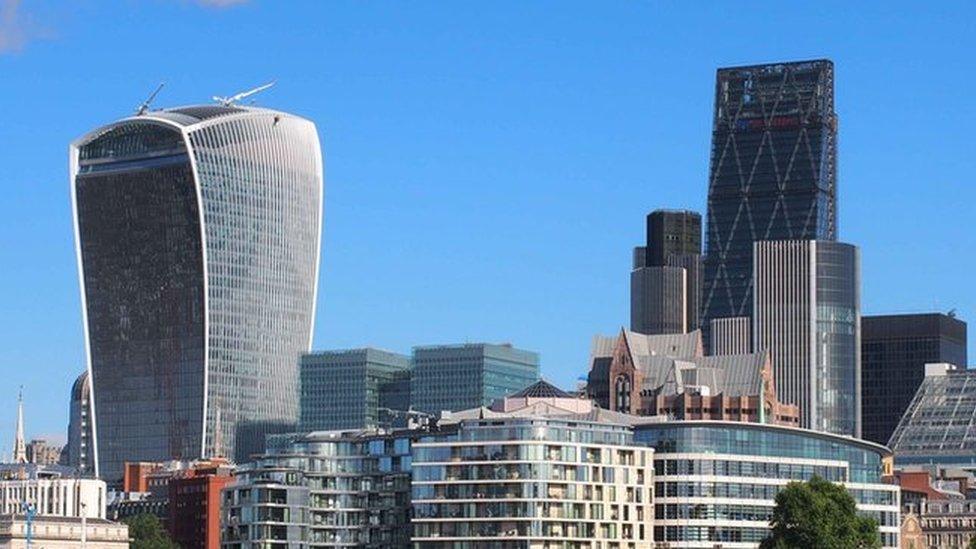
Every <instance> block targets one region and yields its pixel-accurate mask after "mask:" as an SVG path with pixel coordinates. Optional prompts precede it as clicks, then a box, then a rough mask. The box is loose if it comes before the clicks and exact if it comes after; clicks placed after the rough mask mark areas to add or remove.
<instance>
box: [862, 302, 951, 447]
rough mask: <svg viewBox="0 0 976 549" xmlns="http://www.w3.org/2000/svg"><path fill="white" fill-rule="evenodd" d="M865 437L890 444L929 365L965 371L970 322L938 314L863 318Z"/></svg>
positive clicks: (863, 413)
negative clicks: (967, 331) (947, 364)
mask: <svg viewBox="0 0 976 549" xmlns="http://www.w3.org/2000/svg"><path fill="white" fill-rule="evenodd" d="M861 330H862V333H863V337H862V338H861V369H862V383H861V401H862V403H863V406H864V408H863V412H862V415H863V418H864V438H865V439H866V440H870V441H872V442H877V443H878V444H888V439H889V438H890V437H891V434H892V432H894V430H895V427H896V426H898V420H899V419H901V416H902V414H904V413H905V410H906V409H908V405H909V403H911V401H912V397H913V396H915V392H916V391H917V390H918V387H919V385H921V384H922V380H924V379H925V365H926V364H930V363H937V362H947V363H949V364H954V365H956V366H958V367H960V368H965V367H966V323H965V322H963V321H961V320H959V319H957V318H955V317H952V316H949V315H944V314H938V313H927V314H905V315H881V316H865V317H862V318H861Z"/></svg>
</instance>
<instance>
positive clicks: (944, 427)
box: [891, 370, 976, 468]
mask: <svg viewBox="0 0 976 549" xmlns="http://www.w3.org/2000/svg"><path fill="white" fill-rule="evenodd" d="M891 449H892V450H894V451H895V455H897V456H898V465H911V464H917V465H931V466H941V467H950V466H959V467H967V468H969V467H972V466H973V465H976V370H959V371H948V372H945V371H944V372H939V373H935V372H929V373H928V374H927V375H926V376H925V379H924V380H923V381H922V385H921V386H919V388H918V392H917V393H915V397H914V398H913V399H912V401H911V403H910V404H909V405H908V409H907V410H906V411H905V415H903V416H902V418H901V422H900V423H899V424H898V427H897V428H896V429H895V432H894V433H893V434H892V435H891Z"/></svg>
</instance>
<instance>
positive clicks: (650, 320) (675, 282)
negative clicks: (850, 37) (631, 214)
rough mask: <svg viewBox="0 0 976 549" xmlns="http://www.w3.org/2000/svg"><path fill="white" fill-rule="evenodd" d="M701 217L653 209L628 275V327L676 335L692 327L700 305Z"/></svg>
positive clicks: (683, 212)
mask: <svg viewBox="0 0 976 549" xmlns="http://www.w3.org/2000/svg"><path fill="white" fill-rule="evenodd" d="M701 238H702V237H701V215H700V214H699V213H697V212H692V211H688V210H655V211H653V212H651V213H650V214H648V216H647V246H642V247H638V248H635V250H634V269H633V271H631V274H630V329H631V330H633V331H635V332H638V333H642V334H680V333H687V332H691V331H694V330H697V329H698V324H699V323H698V317H699V306H700V303H701V270H702V269H701Z"/></svg>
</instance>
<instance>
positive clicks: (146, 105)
mask: <svg viewBox="0 0 976 549" xmlns="http://www.w3.org/2000/svg"><path fill="white" fill-rule="evenodd" d="M165 85H166V82H160V83H159V85H158V86H156V89H155V90H154V91H153V92H152V93H151V94H149V97H147V98H146V100H145V101H143V102H142V105H139V108H138V109H136V116H142V115H144V114H146V112H148V111H149V105H152V102H153V100H154V99H156V95H157V94H159V90H161V89H163V86H165Z"/></svg>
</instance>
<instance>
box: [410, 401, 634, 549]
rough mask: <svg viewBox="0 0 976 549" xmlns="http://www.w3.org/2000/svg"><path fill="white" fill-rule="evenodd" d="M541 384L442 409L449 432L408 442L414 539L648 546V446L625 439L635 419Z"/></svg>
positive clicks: (434, 544)
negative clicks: (488, 402) (492, 404)
mask: <svg viewBox="0 0 976 549" xmlns="http://www.w3.org/2000/svg"><path fill="white" fill-rule="evenodd" d="M547 385H548V384H545V382H539V383H538V384H536V385H535V386H533V387H530V388H528V389H526V390H525V391H523V392H521V393H520V394H517V395H514V397H513V400H514V402H510V403H507V404H502V405H500V406H497V407H496V410H492V409H489V408H477V409H472V410H466V411H464V412H460V413H456V414H451V415H450V417H449V418H445V419H442V421H441V427H442V428H446V427H445V423H447V424H453V426H454V429H455V431H454V432H441V433H431V434H430V435H428V436H424V437H422V438H420V439H419V440H418V441H417V442H416V443H415V444H414V447H413V494H412V495H413V509H414V513H413V525H414V528H413V543H414V546H416V547H425V548H438V547H444V548H450V547H533V548H534V547H538V548H543V547H561V548H571V549H582V548H591V547H592V548H596V547H619V548H635V549H641V548H650V547H652V529H651V525H653V466H652V455H653V450H652V449H650V448H647V447H642V446H639V445H637V444H635V442H634V439H633V432H632V430H631V428H630V424H631V423H632V422H633V421H634V420H635V419H639V418H636V417H634V416H630V415H627V414H621V413H617V412H611V411H607V410H602V409H599V408H597V407H592V406H585V405H584V407H582V408H581V406H580V403H581V402H585V403H589V401H580V400H578V399H575V398H572V397H569V396H568V395H565V393H562V394H560V393H561V391H559V392H556V391H558V390H554V388H552V387H551V386H548V387H547ZM506 400H507V399H506ZM498 408H500V409H501V410H498Z"/></svg>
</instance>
